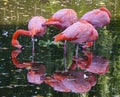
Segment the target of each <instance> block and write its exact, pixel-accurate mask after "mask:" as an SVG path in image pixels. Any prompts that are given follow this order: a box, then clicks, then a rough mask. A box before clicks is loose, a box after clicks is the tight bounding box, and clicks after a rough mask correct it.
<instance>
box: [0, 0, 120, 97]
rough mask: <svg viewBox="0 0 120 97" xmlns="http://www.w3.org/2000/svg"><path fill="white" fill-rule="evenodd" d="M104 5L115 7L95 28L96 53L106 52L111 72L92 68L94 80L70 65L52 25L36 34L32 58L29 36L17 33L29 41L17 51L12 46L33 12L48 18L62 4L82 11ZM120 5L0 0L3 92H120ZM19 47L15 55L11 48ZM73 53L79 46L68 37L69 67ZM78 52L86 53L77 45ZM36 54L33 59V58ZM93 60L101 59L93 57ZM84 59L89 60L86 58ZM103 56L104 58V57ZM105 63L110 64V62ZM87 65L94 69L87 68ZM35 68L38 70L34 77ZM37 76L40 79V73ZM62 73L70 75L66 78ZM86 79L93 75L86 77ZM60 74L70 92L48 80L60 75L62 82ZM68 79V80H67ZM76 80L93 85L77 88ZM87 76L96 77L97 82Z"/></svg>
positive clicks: (48, 96) (1, 96)
mask: <svg viewBox="0 0 120 97" xmlns="http://www.w3.org/2000/svg"><path fill="white" fill-rule="evenodd" d="M100 6H106V7H107V8H108V9H109V10H110V11H111V13H112V19H111V23H110V24H109V25H108V26H106V27H104V28H102V29H97V30H98V31H99V39H98V40H97V41H96V42H95V45H94V47H93V50H92V53H93V54H95V55H97V56H101V57H103V58H104V57H106V58H105V59H107V60H108V61H109V70H108V71H107V72H106V70H105V71H103V73H104V74H102V75H99V74H98V72H93V73H92V74H91V73H90V75H91V76H92V77H93V78H92V79H93V80H92V81H90V78H89V72H84V71H83V70H80V69H79V68H78V69H77V71H68V70H66V67H65V66H64V57H63V44H59V45H56V44H55V43H54V42H52V40H53V39H52V37H53V36H54V35H56V34H57V33H59V32H60V31H59V30H58V29H55V28H48V30H47V34H46V35H45V36H44V37H43V38H36V42H35V48H36V49H35V56H34V58H33V56H32V55H33V54H32V52H31V49H32V47H31V46H32V44H31V38H29V37H25V36H21V37H19V41H20V43H21V44H23V45H25V46H26V48H25V49H24V50H23V51H16V50H15V49H14V48H13V47H12V46H11V37H12V34H13V33H14V32H15V31H16V30H17V29H27V23H28V21H29V19H30V18H31V17H32V16H35V15H42V16H44V17H46V18H49V17H50V16H51V15H52V14H53V13H54V12H56V11H57V10H59V9H61V8H72V9H74V10H75V11H76V12H77V13H78V16H79V17H81V16H82V15H83V14H84V13H85V12H87V11H89V10H92V9H94V8H99V7H100ZM119 7H120V1H119V0H114V1H113V0H44V1H43V0H35V1H32V0H31V1H28V0H23V1H21V0H1V1H0V33H1V35H0V97H120V38H119V37H120V34H119V32H120V9H119ZM15 52H17V54H18V56H16V57H15V56H14V57H13V56H12V54H14V53H15ZM73 55H75V46H74V45H73V44H70V43H68V44H67V57H66V59H67V68H70V67H71V64H72V58H73ZM79 56H83V58H84V53H82V52H81V51H79ZM85 58H86V57H85ZM87 58H88V57H87ZM13 59H14V60H13ZM32 59H34V62H33V61H32ZM98 59H99V58H98ZM84 60H85V59H84ZM95 60H97V59H95V58H94V61H95ZM99 61H100V59H99ZM80 62H81V60H80ZM83 62H86V60H85V61H83ZM97 62H98V61H97ZM101 62H103V63H104V64H106V63H105V62H106V61H101ZM99 63H100V62H99ZM99 63H98V64H99ZM17 64H18V65H17ZM80 66H81V65H80ZM86 68H87V67H86ZM96 68H97V67H96ZM105 68H107V65H106V67H104V69H105ZM73 69H74V68H73ZM37 70H38V71H39V72H38V71H37ZM102 70H103V69H102ZM86 71H90V69H88V68H87V69H86ZM97 71H98V70H97ZM34 72H37V73H35V74H38V75H36V77H35V76H34ZM90 72H92V71H90ZM29 74H32V75H33V76H34V78H36V79H37V81H36V82H35V81H32V77H31V80H30V79H28V75H29ZM39 74H41V75H39ZM45 76H46V77H47V81H46V82H45V81H44V79H45ZM39 77H40V78H41V80H39V79H38V78H39ZM61 78H66V79H67V80H64V81H63V80H62V79H61ZM82 78H83V82H82ZM85 79H89V80H87V81H86V80H85ZM60 80H62V81H63V83H62V87H63V86H65V85H66V87H67V86H69V87H67V91H68V92H60V91H58V88H57V89H56V90H54V89H55V87H53V86H52V85H51V86H50V84H49V82H50V81H54V83H56V81H57V82H61V81H60ZM30 81H31V82H30ZM67 81H69V85H68V82H67ZM74 81H76V82H82V84H83V87H84V88H83V89H86V87H87V88H88V87H89V88H90V87H91V89H90V90H89V89H88V91H86V92H85V93H75V90H74V88H71V87H74V84H73V83H74ZM85 82H86V83H85ZM89 82H94V84H90V83H89ZM60 84H61V83H59V85H60ZM63 84H64V85H63ZM70 84H72V85H73V86H72V85H70ZM84 84H85V86H86V87H85V86H84ZM57 85H58V83H57ZM59 85H58V86H59ZM79 85H80V83H77V86H79ZM70 86H71V87H70ZM80 86H82V85H80ZM64 88H65V87H64ZM77 90H79V89H77Z"/></svg>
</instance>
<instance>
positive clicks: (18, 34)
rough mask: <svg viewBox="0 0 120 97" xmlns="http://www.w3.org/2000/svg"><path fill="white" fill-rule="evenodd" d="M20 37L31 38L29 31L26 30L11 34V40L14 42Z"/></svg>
mask: <svg viewBox="0 0 120 97" xmlns="http://www.w3.org/2000/svg"><path fill="white" fill-rule="evenodd" d="M20 35H26V36H31V32H30V31H26V30H17V31H16V32H15V33H14V34H13V37H12V39H14V40H16V39H17V38H18V37H19V36H20Z"/></svg>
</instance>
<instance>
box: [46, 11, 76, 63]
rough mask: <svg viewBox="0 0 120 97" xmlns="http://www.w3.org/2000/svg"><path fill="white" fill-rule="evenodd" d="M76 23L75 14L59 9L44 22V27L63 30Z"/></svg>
mask: <svg viewBox="0 0 120 97" xmlns="http://www.w3.org/2000/svg"><path fill="white" fill-rule="evenodd" d="M77 21H78V17H77V13H76V12H75V11H74V10H73V9H61V10H58V11H57V12H56V13H54V14H53V16H52V17H51V18H49V19H48V20H47V21H46V22H45V25H46V26H50V25H52V26H55V27H56V28H58V29H61V30H64V29H66V28H67V27H69V26H70V25H72V24H73V23H75V22H77ZM66 42H67V41H66V40H65V42H64V59H65V64H66V58H65V57H66Z"/></svg>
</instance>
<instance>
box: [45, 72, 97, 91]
mask: <svg viewBox="0 0 120 97" xmlns="http://www.w3.org/2000/svg"><path fill="white" fill-rule="evenodd" d="M96 82H97V78H96V76H95V75H94V74H93V73H90V72H84V71H68V72H63V71H61V72H55V73H54V74H53V75H52V76H51V77H47V78H46V80H45V83H46V84H48V85H50V86H51V87H53V88H54V90H56V91H60V92H74V93H86V92H88V91H89V90H90V89H91V87H92V86H95V84H96Z"/></svg>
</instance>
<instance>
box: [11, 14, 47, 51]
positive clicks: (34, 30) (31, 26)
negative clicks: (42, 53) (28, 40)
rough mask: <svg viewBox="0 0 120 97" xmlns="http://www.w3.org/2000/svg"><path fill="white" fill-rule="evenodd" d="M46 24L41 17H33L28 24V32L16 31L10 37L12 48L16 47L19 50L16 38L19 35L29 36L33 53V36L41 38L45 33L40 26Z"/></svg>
mask: <svg viewBox="0 0 120 97" xmlns="http://www.w3.org/2000/svg"><path fill="white" fill-rule="evenodd" d="M45 22H46V20H45V19H44V17H42V16H34V17H33V18H32V19H31V20H30V21H29V23H28V30H29V31H26V30H22V29H20V30H17V31H16V32H15V33H14V34H13V36H12V46H14V47H17V48H19V49H21V48H22V45H20V43H19V42H18V40H17V38H18V37H19V36H20V35H25V36H30V37H32V42H33V48H32V49H33V51H34V36H43V35H44V34H45V33H46V27H43V26H42V25H43V24H44V23H45Z"/></svg>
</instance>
